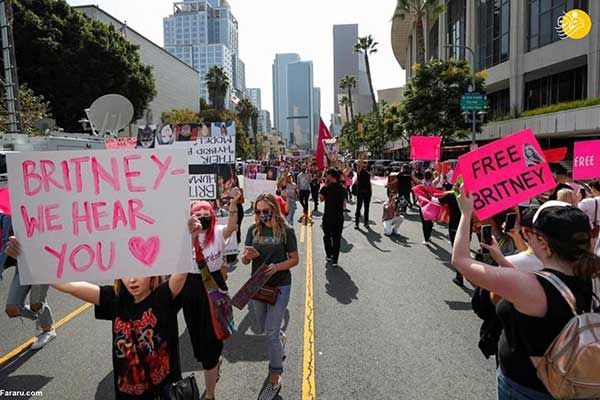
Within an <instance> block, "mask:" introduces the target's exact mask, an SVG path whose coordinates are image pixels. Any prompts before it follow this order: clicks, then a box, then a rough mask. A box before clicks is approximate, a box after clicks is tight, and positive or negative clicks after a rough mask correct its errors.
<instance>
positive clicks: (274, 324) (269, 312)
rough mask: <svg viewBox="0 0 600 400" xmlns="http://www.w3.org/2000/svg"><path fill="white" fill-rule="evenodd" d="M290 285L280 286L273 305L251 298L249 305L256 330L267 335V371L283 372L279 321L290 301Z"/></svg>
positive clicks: (281, 320)
mask: <svg viewBox="0 0 600 400" xmlns="http://www.w3.org/2000/svg"><path fill="white" fill-rule="evenodd" d="M291 288H292V287H291V285H288V286H280V287H279V295H278V296H277V302H276V303H275V304H273V305H271V304H267V303H265V302H262V301H258V300H252V302H251V306H252V309H253V311H254V315H255V316H256V324H257V325H258V332H259V333H263V332H265V333H266V335H267V353H268V355H269V372H271V373H276V374H281V373H282V372H283V347H282V345H281V338H280V337H281V323H282V322H283V314H284V313H285V310H286V308H287V305H288V303H289V301H290V292H291Z"/></svg>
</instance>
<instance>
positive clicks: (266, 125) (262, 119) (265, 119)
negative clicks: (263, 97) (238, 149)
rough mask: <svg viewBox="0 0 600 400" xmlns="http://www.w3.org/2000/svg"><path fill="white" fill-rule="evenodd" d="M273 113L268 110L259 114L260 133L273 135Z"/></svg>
mask: <svg viewBox="0 0 600 400" xmlns="http://www.w3.org/2000/svg"><path fill="white" fill-rule="evenodd" d="M271 129H272V127H271V113H270V112H269V111H268V110H260V111H259V112H258V133H271Z"/></svg>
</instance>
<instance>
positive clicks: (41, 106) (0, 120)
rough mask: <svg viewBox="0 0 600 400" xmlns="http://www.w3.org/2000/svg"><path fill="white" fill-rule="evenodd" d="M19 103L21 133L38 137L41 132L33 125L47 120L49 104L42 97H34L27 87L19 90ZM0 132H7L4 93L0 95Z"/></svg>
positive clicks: (22, 86) (23, 86)
mask: <svg viewBox="0 0 600 400" xmlns="http://www.w3.org/2000/svg"><path fill="white" fill-rule="evenodd" d="M19 102H20V103H21V112H20V114H21V131H22V133H26V134H28V135H40V134H42V133H43V132H42V131H40V130H39V129H37V128H36V127H35V123H36V122H37V121H39V120H41V119H44V118H49V117H51V115H50V104H49V102H47V101H46V100H45V99H44V96H36V94H35V93H34V92H33V90H31V89H29V88H28V87H27V85H21V88H20V90H19ZM0 103H1V104H0V131H3V132H6V131H8V111H7V110H6V97H5V92H4V91H3V90H2V91H1V95H0Z"/></svg>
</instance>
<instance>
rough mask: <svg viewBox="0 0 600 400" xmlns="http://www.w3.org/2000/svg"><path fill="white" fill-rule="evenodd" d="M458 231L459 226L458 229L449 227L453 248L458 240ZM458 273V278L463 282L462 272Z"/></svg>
mask: <svg viewBox="0 0 600 400" xmlns="http://www.w3.org/2000/svg"><path fill="white" fill-rule="evenodd" d="M457 231H458V226H457V227H448V236H449V237H450V243H451V244H452V247H454V239H456V232H457ZM455 271H456V278H457V279H458V280H460V281H462V279H463V276H462V275H461V274H460V272H458V270H455Z"/></svg>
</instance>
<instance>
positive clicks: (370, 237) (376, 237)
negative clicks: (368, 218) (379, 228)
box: [358, 226, 391, 253]
mask: <svg viewBox="0 0 600 400" xmlns="http://www.w3.org/2000/svg"><path fill="white" fill-rule="evenodd" d="M365 229H366V231H365ZM358 231H359V232H360V233H362V234H363V235H364V236H365V237H366V238H367V241H368V242H369V244H370V245H371V247H374V248H375V249H377V250H379V251H380V252H382V253H389V252H390V251H391V250H384V249H380V248H379V247H378V246H377V244H376V243H381V238H382V236H381V234H380V233H378V232H375V231H374V230H373V229H371V227H370V226H369V228H364V227H359V229H358Z"/></svg>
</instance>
